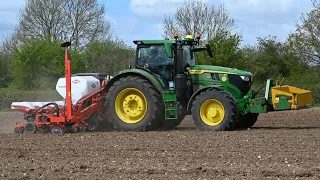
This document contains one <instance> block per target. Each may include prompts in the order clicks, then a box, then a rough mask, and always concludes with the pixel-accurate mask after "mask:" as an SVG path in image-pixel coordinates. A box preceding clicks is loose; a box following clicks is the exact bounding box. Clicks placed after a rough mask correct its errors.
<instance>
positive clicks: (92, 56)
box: [83, 40, 134, 75]
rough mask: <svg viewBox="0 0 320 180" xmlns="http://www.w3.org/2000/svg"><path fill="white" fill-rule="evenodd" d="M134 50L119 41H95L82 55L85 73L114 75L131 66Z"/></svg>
mask: <svg viewBox="0 0 320 180" xmlns="http://www.w3.org/2000/svg"><path fill="white" fill-rule="evenodd" d="M133 58H134V50H133V49H132V48H129V47H128V46H126V45H125V43H124V42H123V41H120V40H106V41H95V42H92V43H90V44H89V45H88V46H87V48H86V50H85V51H84V53H83V61H84V62H85V64H86V70H85V71H86V72H98V73H108V74H109V75H116V74H118V73H119V71H120V70H123V69H127V68H128V66H129V65H132V64H133Z"/></svg>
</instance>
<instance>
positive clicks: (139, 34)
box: [0, 0, 311, 45]
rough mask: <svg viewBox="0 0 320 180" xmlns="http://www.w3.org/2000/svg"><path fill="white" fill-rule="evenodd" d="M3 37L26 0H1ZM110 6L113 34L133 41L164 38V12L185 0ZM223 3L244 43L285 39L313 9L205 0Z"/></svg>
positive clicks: (109, 1) (121, 1) (302, 2)
mask: <svg viewBox="0 0 320 180" xmlns="http://www.w3.org/2000/svg"><path fill="white" fill-rule="evenodd" d="M1 1H2V2H1V6H0V17H1V18H0V38H1V39H3V38H4V37H7V36H9V35H10V34H11V33H12V31H13V29H14V28H15V26H16V25H17V21H18V16H19V11H20V10H21V8H23V7H24V5H25V0H11V1H5V0H1ZM99 1H100V2H101V3H104V4H105V5H106V7H107V8H108V12H107V14H106V19H108V20H109V21H110V22H111V24H112V29H113V32H114V36H117V37H118V38H121V39H123V40H124V41H126V42H127V44H128V45H132V41H133V40H134V39H158V38H161V32H162V26H161V25H162V19H163V16H164V14H174V12H175V8H176V7H177V6H179V4H181V2H182V1H183V0H99ZM204 1H206V2H207V3H210V4H215V5H217V6H218V5H220V4H221V3H224V4H225V5H226V7H227V9H228V11H229V13H230V15H231V16H232V17H233V18H235V19H236V20H237V25H238V30H239V31H242V34H243V42H242V44H253V43H255V42H256V37H264V36H268V35H272V36H278V37H279V39H280V40H284V39H285V38H286V37H287V35H288V33H290V32H292V31H294V29H295V21H297V20H299V18H300V16H301V13H307V12H309V11H310V9H311V3H310V1H309V0H204Z"/></svg>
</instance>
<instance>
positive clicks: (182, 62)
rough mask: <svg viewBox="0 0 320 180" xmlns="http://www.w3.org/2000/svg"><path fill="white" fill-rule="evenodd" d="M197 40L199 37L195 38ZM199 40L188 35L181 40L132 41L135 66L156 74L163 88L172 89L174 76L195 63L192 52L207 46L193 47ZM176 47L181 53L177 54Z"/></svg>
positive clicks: (176, 37) (176, 38)
mask: <svg viewBox="0 0 320 180" xmlns="http://www.w3.org/2000/svg"><path fill="white" fill-rule="evenodd" d="M197 39H198V40H199V39H200V36H199V38H197ZM198 42H199V41H195V40H194V38H193V37H192V36H190V35H188V36H186V37H185V39H183V40H178V36H177V35H176V34H175V40H139V41H134V43H135V44H136V45H137V49H136V58H135V59H136V62H135V65H136V68H138V69H143V70H146V71H148V72H150V73H153V74H154V75H156V76H158V77H159V79H160V81H162V82H163V84H164V88H165V89H173V86H174V79H175V76H176V75H177V74H178V70H179V67H180V70H179V71H180V73H181V72H182V71H183V72H186V71H187V68H188V67H190V66H194V65H196V60H195V58H194V55H193V54H194V52H197V51H202V50H207V49H208V48H194V46H196V45H198ZM178 49H180V51H181V53H180V54H178Z"/></svg>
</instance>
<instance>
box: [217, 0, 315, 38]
mask: <svg viewBox="0 0 320 180" xmlns="http://www.w3.org/2000/svg"><path fill="white" fill-rule="evenodd" d="M220 3H224V4H225V5H226V8H227V9H228V11H229V13H230V15H231V17H233V18H235V19H236V20H237V24H238V30H241V31H242V32H243V39H244V43H249V44H252V43H255V42H256V37H265V36H268V35H271V36H278V38H279V39H280V40H285V39H286V37H287V36H288V34H289V33H291V32H293V31H294V29H295V22H296V21H298V20H299V18H300V16H301V13H306V12H309V11H310V9H311V3H310V2H308V1H296V0H277V1H275V0H220Z"/></svg>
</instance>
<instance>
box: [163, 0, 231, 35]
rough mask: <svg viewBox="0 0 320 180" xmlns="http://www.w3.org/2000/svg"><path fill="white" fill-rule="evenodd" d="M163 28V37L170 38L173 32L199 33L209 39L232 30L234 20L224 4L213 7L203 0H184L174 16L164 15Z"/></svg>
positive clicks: (182, 33)
mask: <svg viewBox="0 0 320 180" xmlns="http://www.w3.org/2000/svg"><path fill="white" fill-rule="evenodd" d="M163 28H164V33H163V36H164V38H171V37H172V36H173V34H174V33H178V34H180V35H182V36H183V35H187V34H190V35H194V36H196V35H197V34H198V33H200V34H201V35H202V37H203V38H204V39H211V38H214V37H215V36H219V35H220V34H221V33H225V32H230V31H232V30H234V28H235V20H234V19H233V18H231V17H230V16H229V14H228V12H227V10H226V9H225V6H224V5H221V6H219V7H218V8H215V6H214V5H208V4H207V3H205V2H203V1H197V0H185V1H184V3H183V4H182V6H180V7H178V8H177V10H176V13H175V15H174V17H171V16H167V15H166V16H165V18H164V20H163Z"/></svg>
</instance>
